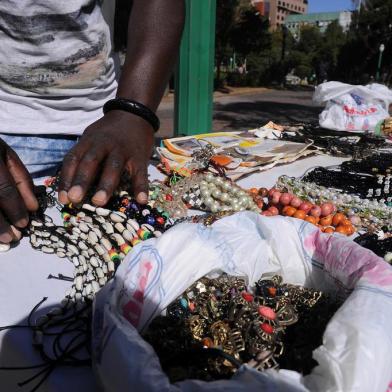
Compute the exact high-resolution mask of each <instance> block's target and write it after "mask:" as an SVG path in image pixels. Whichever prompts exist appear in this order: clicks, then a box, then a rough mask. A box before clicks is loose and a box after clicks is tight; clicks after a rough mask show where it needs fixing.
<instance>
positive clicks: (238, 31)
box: [230, 9, 271, 57]
mask: <svg viewBox="0 0 392 392" xmlns="http://www.w3.org/2000/svg"><path fill="white" fill-rule="evenodd" d="M268 29H269V22H268V20H267V19H263V18H261V17H260V16H259V15H258V14H256V13H255V10H254V9H245V10H243V11H242V12H241V13H240V17H239V20H238V22H237V23H236V25H235V26H234V28H233V30H232V31H231V37H230V38H231V39H230V41H231V45H232V47H233V49H234V50H235V51H236V52H237V53H239V54H240V55H242V56H243V57H247V56H248V55H249V54H250V53H252V52H253V53H260V52H261V51H262V50H264V49H267V48H269V47H270V46H271V36H270V34H269V32H268Z"/></svg>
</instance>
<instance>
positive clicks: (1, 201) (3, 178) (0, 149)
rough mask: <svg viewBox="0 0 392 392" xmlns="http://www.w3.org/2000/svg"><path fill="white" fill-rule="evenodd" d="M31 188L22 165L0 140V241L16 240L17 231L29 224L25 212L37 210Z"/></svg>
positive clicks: (18, 234)
mask: <svg viewBox="0 0 392 392" xmlns="http://www.w3.org/2000/svg"><path fill="white" fill-rule="evenodd" d="M33 189H34V185H33V181H32V179H31V177H30V174H29V173H28V171H27V170H26V168H25V166H24V165H23V163H22V162H21V160H20V159H19V157H18V156H17V155H16V153H15V151H13V150H12V149H11V148H10V147H9V146H8V145H7V144H6V143H5V142H4V141H3V140H1V139H0V242H1V243H10V242H12V241H15V240H19V239H20V232H19V230H18V229H23V228H25V227H26V226H27V225H28V223H29V211H36V210H37V209H38V201H37V199H36V197H35V195H34V190H33Z"/></svg>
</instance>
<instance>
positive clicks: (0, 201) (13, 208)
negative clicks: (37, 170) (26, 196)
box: [0, 161, 29, 241]
mask: <svg viewBox="0 0 392 392" xmlns="http://www.w3.org/2000/svg"><path fill="white" fill-rule="evenodd" d="M0 210H1V211H2V212H3V214H4V215H5V216H6V218H7V219H8V221H9V222H10V223H12V224H13V225H14V226H16V227H19V228H23V227H26V226H27V225H28V223H29V214H28V212H27V209H26V206H25V203H24V201H23V199H22V197H21V196H20V194H19V192H18V189H17V187H16V185H15V182H14V180H13V178H12V176H11V173H10V172H9V171H8V167H7V165H6V164H5V163H4V162H3V161H0ZM7 228H8V229H7V230H9V225H8V224H7ZM0 241H1V239H0Z"/></svg>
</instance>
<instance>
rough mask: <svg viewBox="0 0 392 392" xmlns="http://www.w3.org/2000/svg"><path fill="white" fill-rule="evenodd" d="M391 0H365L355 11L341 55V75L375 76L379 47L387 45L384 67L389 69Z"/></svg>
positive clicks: (391, 56)
mask: <svg viewBox="0 0 392 392" xmlns="http://www.w3.org/2000/svg"><path fill="white" fill-rule="evenodd" d="M391 38H392V0H367V1H362V7H361V9H360V10H359V11H357V12H355V13H354V16H353V21H352V24H351V28H350V31H349V37H348V42H347V44H346V45H345V46H344V47H343V48H342V50H341V52H340V56H339V69H340V75H339V76H340V78H341V79H346V80H349V81H351V82H358V81H361V79H362V78H363V76H364V75H368V76H369V75H371V76H374V75H375V74H376V71H377V63H378V59H379V47H380V45H381V44H384V45H385V52H384V68H383V71H386V72H389V75H388V79H390V78H391V74H390V70H389V64H390V63H391V60H392V40H391Z"/></svg>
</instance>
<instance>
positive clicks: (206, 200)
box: [153, 173, 261, 219]
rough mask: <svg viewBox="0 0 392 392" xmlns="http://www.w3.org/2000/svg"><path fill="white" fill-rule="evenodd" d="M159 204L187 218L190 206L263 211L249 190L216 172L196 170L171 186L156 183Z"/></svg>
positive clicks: (191, 207)
mask: <svg viewBox="0 0 392 392" xmlns="http://www.w3.org/2000/svg"><path fill="white" fill-rule="evenodd" d="M154 186H155V187H156V188H155V190H154V196H153V197H154V199H155V200H156V205H157V206H159V207H160V208H162V209H163V210H165V211H168V212H169V213H170V216H172V217H173V218H174V219H180V218H185V217H186V216H187V215H188V210H189V209H196V210H201V211H206V212H212V213H217V212H230V211H231V212H238V211H245V210H251V211H256V212H259V213H260V212H261V210H260V208H259V207H257V204H256V203H255V202H254V200H253V198H252V197H251V196H250V195H249V193H248V192H247V191H245V190H244V189H242V188H241V187H239V186H238V185H236V184H235V183H233V182H231V181H229V180H226V179H224V178H223V177H219V176H216V175H213V174H212V173H207V174H205V173H194V174H192V175H191V176H190V177H187V178H183V179H181V180H179V181H177V182H176V183H175V184H172V185H171V186H170V187H169V186H166V185H164V184H161V183H155V185H154Z"/></svg>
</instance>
